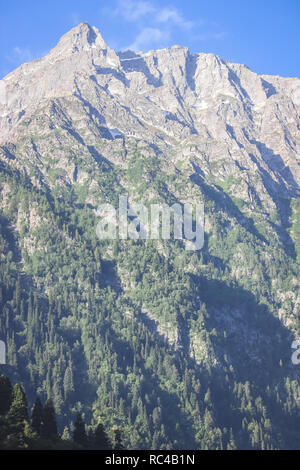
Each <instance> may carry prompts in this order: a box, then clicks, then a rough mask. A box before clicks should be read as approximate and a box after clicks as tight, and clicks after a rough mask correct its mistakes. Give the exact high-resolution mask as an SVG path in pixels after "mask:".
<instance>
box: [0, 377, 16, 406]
mask: <svg viewBox="0 0 300 470" xmlns="http://www.w3.org/2000/svg"><path fill="white" fill-rule="evenodd" d="M12 391H13V389H12V385H11V383H10V380H9V379H8V378H7V377H5V376H4V375H0V415H5V414H6V413H8V411H9V408H10V405H11V402H12Z"/></svg>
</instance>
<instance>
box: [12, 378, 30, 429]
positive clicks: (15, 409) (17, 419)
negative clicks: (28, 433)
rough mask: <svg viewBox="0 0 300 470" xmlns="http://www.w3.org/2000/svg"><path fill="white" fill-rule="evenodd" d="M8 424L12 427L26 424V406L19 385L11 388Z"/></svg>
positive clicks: (23, 394)
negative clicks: (11, 397) (12, 425)
mask: <svg viewBox="0 0 300 470" xmlns="http://www.w3.org/2000/svg"><path fill="white" fill-rule="evenodd" d="M8 418H9V422H10V423H12V424H14V425H17V426H19V425H21V426H22V427H23V425H24V422H26V421H27V422H28V406H27V400H26V396H25V393H24V391H23V389H22V387H21V385H19V384H16V385H15V386H14V388H13V399H12V404H11V407H10V410H9V413H8Z"/></svg>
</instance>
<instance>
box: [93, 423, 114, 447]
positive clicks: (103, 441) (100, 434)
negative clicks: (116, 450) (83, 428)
mask: <svg viewBox="0 0 300 470" xmlns="http://www.w3.org/2000/svg"><path fill="white" fill-rule="evenodd" d="M94 447H95V449H98V450H110V449H112V445H111V442H110V439H109V437H108V435H107V434H106V432H105V430H104V427H103V424H102V423H99V424H98V426H97V427H96V429H95V433H94Z"/></svg>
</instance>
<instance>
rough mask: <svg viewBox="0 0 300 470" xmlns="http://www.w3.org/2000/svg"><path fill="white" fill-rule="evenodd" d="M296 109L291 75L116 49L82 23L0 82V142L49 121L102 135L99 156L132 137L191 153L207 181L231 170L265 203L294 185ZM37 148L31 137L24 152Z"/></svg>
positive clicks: (5, 149)
mask: <svg viewBox="0 0 300 470" xmlns="http://www.w3.org/2000/svg"><path fill="white" fill-rule="evenodd" d="M299 112H300V79H299V78H281V77H278V76H259V75H257V74H255V73H253V72H252V71H251V70H249V69H248V68H247V67H246V66H245V65H239V64H232V63H228V62H226V61H224V60H222V59H220V58H219V57H217V56H215V55H213V54H204V53H199V54H190V52H189V50H188V49H187V48H185V47H179V46H173V47H172V48H170V49H162V50H157V51H150V52H148V53H143V52H141V53H133V52H130V51H126V52H121V53H118V54H117V53H115V52H114V51H113V50H112V49H110V48H109V47H108V46H107V45H106V44H105V42H104V40H103V38H102V36H101V34H100V32H99V31H98V30H97V28H95V27H90V26H89V25H88V24H87V23H81V24H80V25H79V26H77V27H75V28H74V29H72V30H71V31H70V32H68V33H67V34H65V35H64V36H63V37H62V38H61V40H60V41H59V43H58V44H57V46H56V47H55V48H54V49H53V50H52V51H51V52H50V53H49V54H48V55H46V56H45V57H44V58H42V59H39V60H35V61H33V62H31V63H27V64H23V65H22V66H21V67H19V68H18V69H17V70H15V71H14V72H12V73H10V74H9V75H8V76H6V77H5V78H4V79H3V80H1V81H0V145H1V146H2V157H3V158H5V155H6V157H7V156H8V155H9V152H10V150H9V148H10V146H11V145H17V144H18V142H19V141H20V139H22V138H24V135H30V134H34V135H36V134H38V135H40V136H41V134H43V133H44V134H46V133H49V132H51V130H53V129H54V128H56V129H63V130H65V131H67V132H68V133H69V136H71V135H73V138H74V139H75V140H76V143H77V144H79V145H94V144H95V143H97V141H99V138H104V139H106V140H110V141H111V145H109V146H108V147H107V148H106V149H105V150H103V151H104V156H105V158H107V159H108V160H110V161H115V160H116V153H117V152H118V151H119V147H120V142H119V140H120V139H123V142H124V141H125V142H126V139H127V140H128V139H135V140H137V141H141V142H145V144H149V143H151V145H152V146H153V148H154V147H155V148H156V151H157V152H162V153H163V154H164V155H165V157H166V159H167V161H169V162H171V161H172V162H173V163H175V164H176V161H177V160H182V159H183V160H185V162H192V161H193V160H195V159H196V160H197V167H198V168H199V170H200V171H201V172H202V173H203V174H205V175H213V177H214V178H215V179H216V181H217V180H218V181H223V180H224V179H226V178H227V177H229V176H230V175H235V176H236V177H237V178H238V179H240V182H241V188H240V191H239V192H240V194H239V195H240V196H242V197H243V198H244V199H248V200H249V201H251V198H253V197H256V199H257V200H260V201H259V202H260V204H261V205H262V206H265V207H264V209H266V210H268V209H269V210H270V209H271V208H272V207H273V206H274V202H273V200H272V199H273V197H272V194H271V193H272V191H273V192H274V191H275V192H278V190H280V191H281V194H282V196H283V197H285V196H287V195H289V196H291V195H297V194H298V192H299V184H300V168H299V165H300V160H299V153H300V128H299ZM41 124H42V125H41ZM115 141H117V142H115ZM52 144H53V142H52ZM43 152H44V149H43V148H39V145H38V144H37V145H36V150H35V151H33V154H36V155H37V154H38V153H39V154H40V156H41V158H42V156H43ZM31 158H32V156H31ZM36 163H37V165H38V166H39V162H36ZM41 171H42V172H43V169H42V167H41ZM251 179H252V180H255V185H254V186H255V191H256V192H257V195H256V196H255V195H253V194H252V195H251V194H250V192H249V191H248V187H249V184H250V182H251Z"/></svg>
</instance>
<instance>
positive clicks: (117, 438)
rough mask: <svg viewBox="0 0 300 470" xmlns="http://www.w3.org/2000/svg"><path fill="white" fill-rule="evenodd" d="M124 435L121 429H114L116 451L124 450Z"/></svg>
mask: <svg viewBox="0 0 300 470" xmlns="http://www.w3.org/2000/svg"><path fill="white" fill-rule="evenodd" d="M123 449H124V446H123V443H122V433H121V431H120V429H119V428H115V429H114V450H123Z"/></svg>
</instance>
